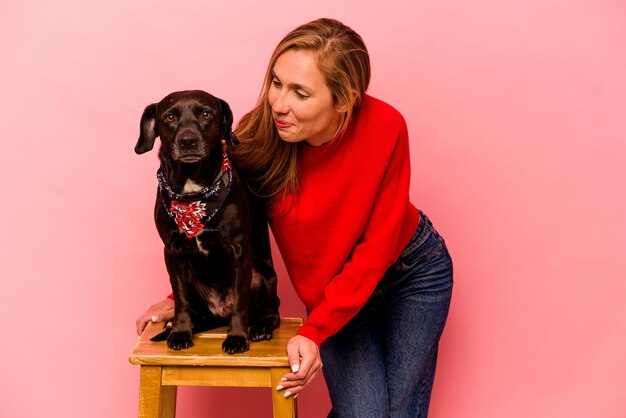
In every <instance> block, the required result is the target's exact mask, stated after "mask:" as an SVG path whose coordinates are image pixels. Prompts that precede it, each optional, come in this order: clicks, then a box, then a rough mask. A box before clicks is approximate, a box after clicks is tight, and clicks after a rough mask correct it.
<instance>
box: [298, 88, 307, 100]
mask: <svg viewBox="0 0 626 418" xmlns="http://www.w3.org/2000/svg"><path fill="white" fill-rule="evenodd" d="M296 96H298V98H299V99H302V100H305V99H308V98H309V95H308V94H306V93H304V92H302V91H300V90H296Z"/></svg>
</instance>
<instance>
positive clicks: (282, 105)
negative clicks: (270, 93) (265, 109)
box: [272, 92, 289, 114]
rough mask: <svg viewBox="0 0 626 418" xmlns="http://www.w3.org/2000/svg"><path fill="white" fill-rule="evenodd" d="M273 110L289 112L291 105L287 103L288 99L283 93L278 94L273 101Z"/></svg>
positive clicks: (283, 112) (275, 111)
mask: <svg viewBox="0 0 626 418" xmlns="http://www.w3.org/2000/svg"><path fill="white" fill-rule="evenodd" d="M281 93H282V92H281ZM272 110H273V111H274V113H282V114H285V113H289V106H288V105H287V100H286V98H285V97H284V95H283V94H278V95H277V96H276V99H275V100H274V103H272Z"/></svg>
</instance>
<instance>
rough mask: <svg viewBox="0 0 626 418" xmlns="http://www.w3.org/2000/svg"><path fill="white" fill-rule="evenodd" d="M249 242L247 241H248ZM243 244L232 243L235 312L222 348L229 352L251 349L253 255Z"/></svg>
mask: <svg viewBox="0 0 626 418" xmlns="http://www.w3.org/2000/svg"><path fill="white" fill-rule="evenodd" d="M246 244H247V243H246ZM244 246H245V244H244V245H242V244H239V245H237V244H233V245H230V248H231V252H232V254H231V257H230V260H231V272H232V275H233V286H234V287H235V292H234V301H233V314H232V316H231V318H230V325H229V327H228V335H227V336H226V340H224V343H223V344H222V350H224V352H226V353H228V354H236V353H243V352H245V351H248V350H249V345H248V315H249V312H250V283H251V281H252V256H251V252H250V251H249V249H248V250H247V251H244V249H243V247H244Z"/></svg>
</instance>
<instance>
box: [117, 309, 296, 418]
mask: <svg viewBox="0 0 626 418" xmlns="http://www.w3.org/2000/svg"><path fill="white" fill-rule="evenodd" d="M301 325H302V319H301V318H281V323H280V326H279V327H278V328H277V329H275V330H274V334H273V338H272V339H271V340H269V341H261V342H250V350H249V351H246V352H245V353H240V354H234V355H230V354H226V353H224V352H223V351H222V342H223V341H224V339H225V338H226V328H225V327H223V328H217V329H214V330H211V331H206V332H204V333H200V334H196V335H194V336H193V342H194V346H193V347H191V348H188V349H186V350H181V351H174V350H170V349H169V348H168V347H167V342H166V341H160V342H153V341H150V338H152V337H153V336H155V335H156V334H158V333H159V332H161V331H162V329H163V323H162V322H161V323H148V326H147V327H146V329H145V330H144V332H143V334H142V335H141V337H140V338H139V341H138V342H137V345H136V346H135V348H134V349H133V351H132V352H131V354H130V356H129V360H130V362H131V363H132V364H137V365H139V366H141V367H140V381H139V417H140V418H157V417H159V418H173V417H174V416H175V415H176V388H177V387H178V386H226V387H269V388H272V390H271V392H272V404H273V407H274V417H280V418H287V417H289V418H292V417H296V416H297V404H296V400H295V399H293V397H289V398H285V397H284V395H283V394H282V392H278V391H276V390H274V389H273V388H275V387H276V386H278V385H279V384H280V379H281V377H283V376H284V375H285V374H287V373H289V372H290V368H289V360H288V358H287V342H288V341H289V339H291V338H292V337H293V336H294V335H296V333H297V331H298V329H299V328H300V326H301Z"/></svg>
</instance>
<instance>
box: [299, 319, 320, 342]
mask: <svg viewBox="0 0 626 418" xmlns="http://www.w3.org/2000/svg"><path fill="white" fill-rule="evenodd" d="M298 335H302V336H303V337H306V338H308V339H309V340H311V341H313V342H314V343H315V344H317V345H318V346H320V345H322V343H323V342H324V341H325V340H326V338H325V337H323V336H322V335H320V332H319V331H318V329H317V328H315V327H312V326H310V325H307V323H306V322H305V323H304V324H303V325H302V326H301V327H300V329H299V330H298Z"/></svg>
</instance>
